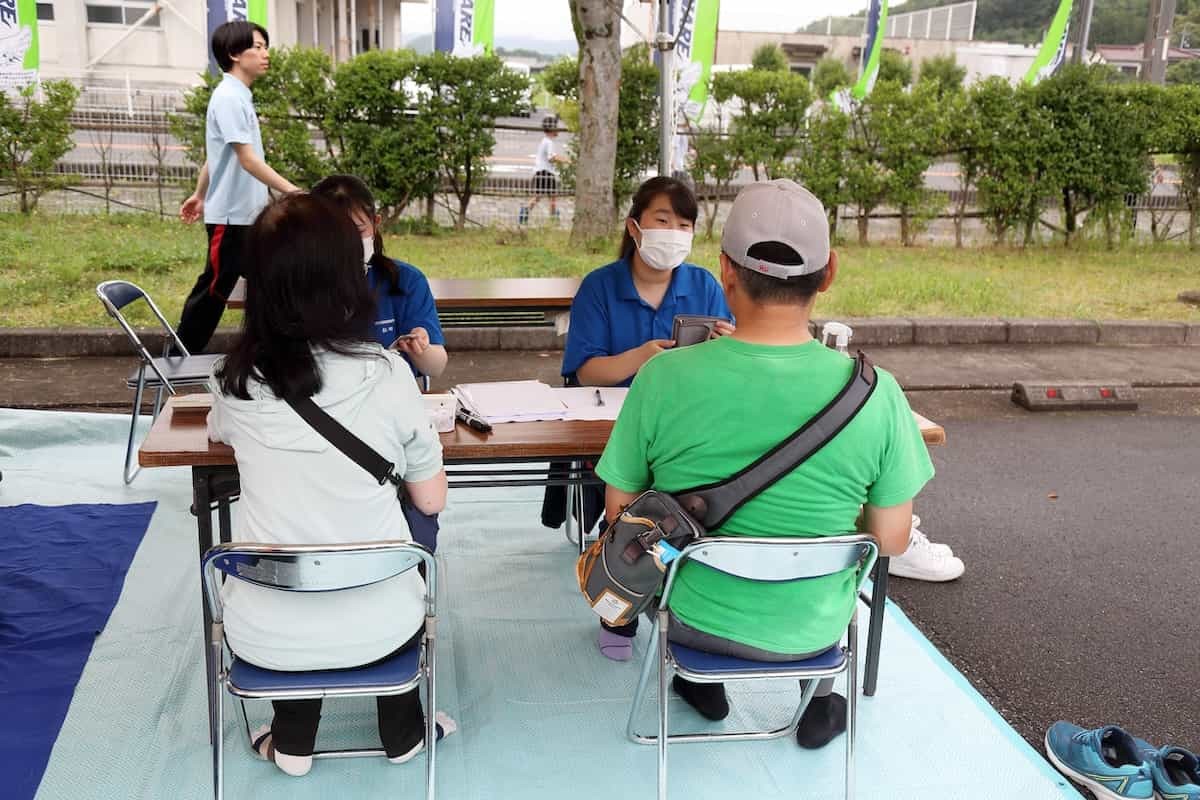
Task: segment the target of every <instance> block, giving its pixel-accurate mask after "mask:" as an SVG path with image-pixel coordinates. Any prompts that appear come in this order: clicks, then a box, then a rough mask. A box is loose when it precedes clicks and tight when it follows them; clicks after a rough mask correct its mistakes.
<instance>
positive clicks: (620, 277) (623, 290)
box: [616, 258, 694, 303]
mask: <svg viewBox="0 0 1200 800" xmlns="http://www.w3.org/2000/svg"><path fill="white" fill-rule="evenodd" d="M617 263H618V264H620V265H621V266H620V269H618V270H617V271H616V272H617V287H616V288H617V298H618V299H620V300H627V301H629V302H633V303H644V302H645V301H644V300H642V296H641V295H640V294H638V290H637V287H636V286H634V285H633V263H632V261H631V260H630V259H628V258H622V259H621V260H620V261H618V262H617ZM690 266H692V265H691V264H688V263H687V262H686V261H685V262H684V263H682V264H680V265H679V266H678V267H676V268H675V269H674V270H673V271H672V272H671V282H670V283H669V284H668V285H667V293H666V294H665V295H663V300H664V301H665V300H666V299H667V298H668V297H670V298H672V299H675V298H678V297H687V296H689V295H690V294H692V290H693V288H694V286H693V282H692V281H691V280H690V277H691V276H690V274H689V273H690V272H691V271H690V270H687V271H686V272H685V270H684V269H683V268H684V267H690ZM684 274H688V277H680V276H681V275H684Z"/></svg>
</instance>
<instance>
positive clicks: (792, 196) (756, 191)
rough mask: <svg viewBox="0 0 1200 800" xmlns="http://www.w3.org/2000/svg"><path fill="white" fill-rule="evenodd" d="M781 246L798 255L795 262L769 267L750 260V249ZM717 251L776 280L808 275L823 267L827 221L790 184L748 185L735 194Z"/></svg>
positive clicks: (808, 195)
mask: <svg viewBox="0 0 1200 800" xmlns="http://www.w3.org/2000/svg"><path fill="white" fill-rule="evenodd" d="M763 242H781V243H783V244H786V245H787V246H789V247H791V248H792V249H793V250H795V251H796V253H797V254H798V255H799V256H800V261H801V263H799V264H775V263H773V262H771V261H763V260H762V259H761V258H753V257H752V256H751V255H750V249H751V248H752V247H754V245H756V244H761V243H763ZM721 249H722V250H724V251H725V252H726V253H727V254H728V255H729V257H730V258H732V259H733V260H734V261H735V262H736V263H737V264H738V265H740V266H743V267H745V268H746V269H752V270H754V271H755V272H761V273H763V274H764V275H770V276H771V277H773V278H779V279H781V280H784V279H787V278H792V277H795V276H797V275H810V274H812V273H814V272H818V271H820V270H822V269H824V268H825V265H826V264H828V263H829V219H828V217H826V216H825V206H823V205H821V201H820V200H818V199H817V198H816V197H815V196H814V195H813V193H812V192H810V191H809V190H808V189H805V188H804V187H803V186H801V185H800V184H798V183H796V182H795V181H791V180H788V179H787V178H779V179H776V180H773V181H763V182H760V183H752V184H750V185H748V186H746V187H745V188H744V189H742V190H741V191H740V192H738V196H737V199H735V200H734V201H733V207H732V208H731V209H729V217H728V219H726V220H725V228H724V230H722V231H721Z"/></svg>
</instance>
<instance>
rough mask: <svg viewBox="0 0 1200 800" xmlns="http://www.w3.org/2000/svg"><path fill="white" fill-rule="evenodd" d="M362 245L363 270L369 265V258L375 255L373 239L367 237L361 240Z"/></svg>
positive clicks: (372, 237)
mask: <svg viewBox="0 0 1200 800" xmlns="http://www.w3.org/2000/svg"><path fill="white" fill-rule="evenodd" d="M362 244H363V268H364V269H365V268H366V267H367V266H369V265H370V264H371V256H373V255H375V237H374V236H369V237H367V238H366V239H363V240H362Z"/></svg>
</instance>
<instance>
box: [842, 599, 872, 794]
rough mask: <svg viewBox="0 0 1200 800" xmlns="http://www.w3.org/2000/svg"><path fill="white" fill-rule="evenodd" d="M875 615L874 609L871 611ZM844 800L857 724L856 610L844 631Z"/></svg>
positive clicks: (850, 783)
mask: <svg viewBox="0 0 1200 800" xmlns="http://www.w3.org/2000/svg"><path fill="white" fill-rule="evenodd" d="M871 615H872V616H874V615H875V609H873V608H872V609H871ZM846 660H847V663H846V683H847V686H846V800H853V798H854V788H855V787H854V777H855V776H854V736H855V734H856V733H857V723H858V609H857V608H855V610H854V614H853V615H852V616H851V617H850V627H849V628H848V629H847V631H846Z"/></svg>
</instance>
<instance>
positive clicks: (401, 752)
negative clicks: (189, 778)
mask: <svg viewBox="0 0 1200 800" xmlns="http://www.w3.org/2000/svg"><path fill="white" fill-rule="evenodd" d="M247 245H248V252H247V254H246V255H247V262H246V263H247V264H248V265H250V270H249V275H248V276H247V277H248V278H249V280H247V282H246V309H245V319H244V322H243V326H242V332H241V335H240V336H239V337H238V339H237V340H236V341H235V343H234V345H233V347H232V349H231V350H230V352H229V354H228V355H227V356H226V357H225V358H224V359H223V360H221V361H219V362H218V363H217V365H216V367H215V369H214V374H213V377H212V378H211V380H210V381H209V389H210V391H211V392H212V394H213V407H212V411H210V412H209V415H208V435H209V438H210V439H212V440H214V441H221V442H228V443H229V444H230V445H232V446H233V449H234V451H235V452H236V456H237V463H238V470H239V472H240V474H241V502H239V503H238V504H237V505H236V506H235V516H234V534H235V539H237V540H240V541H251V542H263V543H267V544H335V543H348V542H361V541H370V540H384V539H401V540H406V539H411V538H412V537H411V535H410V532H409V526H408V523H407V521H406V519H405V515H404V513H403V512H402V510H401V506H400V503H399V502H398V501H397V499H396V491H395V487H393V486H392V485H391V484H388V483H385V484H383V485H380V484H378V483H377V482H376V481H374V480H373V479H371V477H370V476H369V475H368V474H367V473H366V472H365V471H364V470H363V469H362V468H361V467H360V466H359V465H358V464H356V463H354V462H353V461H351V460H350V458H349V457H347V456H346V455H345V454H343V453H342V452H341V451H340V450H338V449H337V448H335V447H333V446H332V445H331V444H329V442H328V441H327V440H326V439H325V438H324V437H322V436H321V435H320V434H319V433H317V432H316V431H315V430H314V429H313V428H312V427H310V426H309V425H308V423H307V422H305V421H304V420H303V419H301V418H300V416H299V415H297V414H296V412H295V411H293V410H292V408H291V406H289V405H288V403H287V402H286V401H287V400H291V399H301V398H306V397H311V398H312V399H313V401H314V402H316V404H317V405H318V406H320V407H321V408H322V409H324V410H325V411H326V412H327V413H328V414H329V415H331V416H332V417H334V419H336V420H337V421H338V422H340V423H341V424H342V425H344V426H345V427H346V428H348V429H349V430H350V431H351V432H352V433H354V434H355V435H356V436H358V437H359V438H360V439H362V440H363V441H364V442H366V443H367V444H368V445H370V446H371V447H372V448H374V449H375V450H376V451H378V452H379V453H380V454H381V455H382V456H383V457H384V458H386V459H388V460H389V461H391V462H393V463H394V464H395V465H396V467H395V469H396V471H397V472H398V473H399V474H400V475H401V476H402V477H403V479H404V483H405V487H406V488H407V490H408V494H409V496H410V497H411V498H412V502H413V504H414V505H415V506H416V507H417V508H418V509H419V510H420V511H422V512H423V513H426V514H436V513H437V512H439V511H441V510H442V508H443V507H444V506H445V503H446V473H445V471H444V469H443V468H442V449H441V444H440V441H439V440H438V437H437V434H436V433H435V432H434V431H433V428H432V426H431V425H430V424H429V420H428V417H427V415H426V413H425V408H424V405H423V403H422V400H421V396H420V392H419V391H418V389H417V384H416V381H415V379H414V378H413V374H412V372H411V370H410V369H409V366H408V364H407V363H406V362H405V361H403V360H402V359H401V357H400V356H399V355H398V354H396V353H394V352H390V351H387V350H385V349H384V348H382V347H380V345H379V344H378V342H376V341H375V340H374V338H373V336H372V332H371V327H372V323H373V321H374V316H375V314H374V312H375V299H374V297H373V296H372V293H371V290H370V288H369V287H368V286H367V282H366V281H365V280H364V279H363V274H362V267H361V264H362V260H363V257H362V243H361V241H360V239H359V236H358V233H357V231H355V229H354V225H353V223H352V222H351V221H350V219H349V217H348V216H347V215H346V214H345V213H344V212H343V211H342V210H341V209H340V208H338V207H337V206H336V205H334V204H333V203H331V202H330V201H329V200H326V199H324V198H321V197H318V196H315V195H311V194H292V195H287V196H285V197H284V198H282V199H281V200H278V201H276V202H275V203H273V204H271V205H269V206H267V208H266V209H265V210H264V211H263V212H262V213H261V214H260V215H259V216H258V218H257V220H255V222H254V224H253V226H252V227H251V229H250V232H249V236H248V241H247ZM222 596H223V599H224V606H225V618H224V625H225V637H226V640H227V641H228V643H229V647H230V649H231V650H232V651H233V652H234V653H236V654H237V655H238V657H239V658H242V659H244V660H246V661H248V662H249V663H251V664H255V665H257V666H260V667H264V668H266V669H274V670H294V671H307V670H325V669H343V668H349V667H357V666H362V665H364V664H370V663H372V662H375V661H378V660H380V659H383V658H386V657H388V656H389V655H391V654H392V653H394V652H396V651H398V650H402V649H404V648H406V647H408V646H409V645H410V644H411V643H413V642H414V641H415V640H416V637H419V636H420V635H421V627H422V624H423V621H424V602H423V597H424V586H423V584H422V581H421V578H420V576H419V575H418V574H417V572H416V571H415V570H410V571H408V572H405V573H403V574H401V575H398V576H396V577H394V578H391V579H389V580H386V581H381V582H379V583H376V584H372V585H370V586H363V587H358V588H355V589H347V590H343V591H338V592H319V593H305V592H279V591H274V590H270V589H265V588H262V587H259V586H255V585H253V584H250V583H246V582H244V581H229V582H227V583H226V584H225V587H224V589H223V592H222ZM377 701H378V702H377V705H378V711H379V733H380V738H381V739H382V742H383V747H384V750H385V751H386V753H387V756H388V758H389V759H390V760H392V761H393V762H396V763H401V762H403V761H407V760H409V759H411V758H412V757H413V756H414V755H416V754H417V753H418V752H420V751H421V749H423V747H424V744H425V742H424V724H425V723H424V719H425V717H424V712H423V710H422V708H421V701H420V697H419V694H418V691H417V690H415V689H414V690H413V691H411V692H408V693H407V694H402V695H397V696H393V697H380V698H377ZM274 707H275V716H274V719H273V721H272V723H271V725H270V727H269V728H264V729H261V730H260V731H258V733H257V734H256V735H255V750H256V751H257V752H258V753H259V755H261V756H262V757H263V758H267V759H269V760H271V761H273V762H274V763H275V764H276V765H277V766H278V767H279V768H280V769H282V770H283V771H284V772H287V773H288V774H290V775H304V774H305V773H307V772H308V770H309V769H310V768H311V765H312V753H313V746H314V744H315V741H316V734H317V725H318V723H319V721H320V717H321V701H320V700H289V701H276V702H275V703H274ZM438 718H439V720H440V722H441V726H440V731H441V733H443V734H444V733H449V732H451V731H453V730H454V728H455V725H454V723H453V721H451V720H450V719H449V717H445V716H444V715H442V714H440V713H439V715H438Z"/></svg>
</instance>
